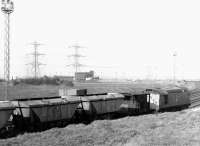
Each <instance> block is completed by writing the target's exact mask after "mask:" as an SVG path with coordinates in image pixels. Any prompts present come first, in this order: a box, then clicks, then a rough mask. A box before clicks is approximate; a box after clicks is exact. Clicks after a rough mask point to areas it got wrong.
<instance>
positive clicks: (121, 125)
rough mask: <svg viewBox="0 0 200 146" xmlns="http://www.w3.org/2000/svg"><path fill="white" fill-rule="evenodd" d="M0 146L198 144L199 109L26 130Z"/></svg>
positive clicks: (199, 130)
mask: <svg viewBox="0 0 200 146" xmlns="http://www.w3.org/2000/svg"><path fill="white" fill-rule="evenodd" d="M0 145H7V146H10V145H16V146H18V145H23V146H24V145H26V146H32V145H34V146H41V145H44V146H60V145H69V146H79V145H80V146H81V145H83V146H85V145H87V146H93V145H102V146H104V145H113V146H118V145H127V146H132V145H142V146H149V145H153V146H154V145H156V146H157V145H165V146H168V145H180V146H182V145H197V146H198V145H200V110H198V109H197V110H192V109H188V110H185V111H180V112H172V113H160V114H154V115H143V116H137V117H125V118H122V119H117V120H99V121H94V122H93V123H91V124H90V125H83V124H78V125H69V126H67V127H65V128H53V129H50V130H47V131H44V132H40V133H26V134H24V135H19V136H17V137H15V138H10V139H6V140H0Z"/></svg>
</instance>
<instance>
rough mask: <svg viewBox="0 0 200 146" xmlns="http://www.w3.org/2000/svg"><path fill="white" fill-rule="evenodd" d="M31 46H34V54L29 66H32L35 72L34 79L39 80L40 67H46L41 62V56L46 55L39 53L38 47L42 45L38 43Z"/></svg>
mask: <svg viewBox="0 0 200 146" xmlns="http://www.w3.org/2000/svg"><path fill="white" fill-rule="evenodd" d="M30 45H32V46H33V49H34V50H33V52H32V53H31V54H30V55H32V56H33V61H32V62H31V63H29V64H27V65H31V66H32V70H33V76H34V78H35V79H36V78H38V77H39V73H40V66H41V65H45V64H43V63H41V62H39V56H42V55H45V54H43V53H39V51H38V47H39V46H41V45H42V44H40V43H38V42H36V41H35V42H33V43H31V44H30Z"/></svg>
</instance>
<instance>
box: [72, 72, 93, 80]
mask: <svg viewBox="0 0 200 146" xmlns="http://www.w3.org/2000/svg"><path fill="white" fill-rule="evenodd" d="M93 79H94V71H89V72H76V73H75V80H76V81H86V80H93Z"/></svg>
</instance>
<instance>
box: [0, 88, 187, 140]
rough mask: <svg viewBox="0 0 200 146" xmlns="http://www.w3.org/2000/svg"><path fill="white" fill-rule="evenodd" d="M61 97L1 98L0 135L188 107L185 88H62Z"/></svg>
mask: <svg viewBox="0 0 200 146" xmlns="http://www.w3.org/2000/svg"><path fill="white" fill-rule="evenodd" d="M62 94H63V95H62V96H58V97H45V98H26V99H15V100H12V101H0V136H3V137H4V136H5V135H6V134H5V133H9V132H10V131H12V133H14V132H13V131H21V130H25V131H29V130H30V131H31V130H37V129H45V128H49V127H51V126H65V125H67V124H68V123H71V122H72V123H74V122H85V121H86V122H87V121H91V120H94V119H99V118H110V117H119V116H122V115H123V116H124V115H138V114H145V113H149V112H152V111H155V110H156V111H167V110H174V109H175V110H177V109H183V108H187V107H188V106H189V105H190V99H189V92H188V90H187V89H183V88H176V89H146V90H144V91H142V92H139V93H101V94H87V90H86V89H82V90H78V89H71V90H63V92H62Z"/></svg>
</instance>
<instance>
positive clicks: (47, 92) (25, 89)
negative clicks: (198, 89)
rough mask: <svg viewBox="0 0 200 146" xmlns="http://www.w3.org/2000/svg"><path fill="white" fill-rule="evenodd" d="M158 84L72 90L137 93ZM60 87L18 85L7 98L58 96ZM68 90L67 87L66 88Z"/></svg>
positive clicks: (88, 85) (84, 85)
mask: <svg viewBox="0 0 200 146" xmlns="http://www.w3.org/2000/svg"><path fill="white" fill-rule="evenodd" d="M161 86H162V85H160V84H141V83H139V84H138V83H137V84H133V83H75V85H74V88H79V89H85V88H86V89H88V93H89V94H96V93H106V92H138V91H140V90H143V89H145V88H152V87H161ZM59 88H63V86H62V85H60V86H56V85H26V84H18V85H16V86H10V87H9V98H8V99H15V98H34V97H48V96H58V89H59ZM67 88H69V87H67ZM4 95H5V91H4V86H3V85H0V100H3V99H4Z"/></svg>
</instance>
